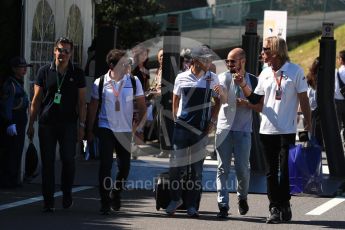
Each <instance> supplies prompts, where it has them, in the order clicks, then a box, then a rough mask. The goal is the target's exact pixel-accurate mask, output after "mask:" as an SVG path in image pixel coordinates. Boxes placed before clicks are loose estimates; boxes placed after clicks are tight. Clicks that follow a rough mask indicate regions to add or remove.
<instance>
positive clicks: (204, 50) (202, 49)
mask: <svg viewBox="0 0 345 230" xmlns="http://www.w3.org/2000/svg"><path fill="white" fill-rule="evenodd" d="M191 56H192V58H196V59H198V58H214V53H213V51H212V50H211V49H210V48H208V47H207V46H204V45H202V46H197V47H194V48H192V49H191Z"/></svg>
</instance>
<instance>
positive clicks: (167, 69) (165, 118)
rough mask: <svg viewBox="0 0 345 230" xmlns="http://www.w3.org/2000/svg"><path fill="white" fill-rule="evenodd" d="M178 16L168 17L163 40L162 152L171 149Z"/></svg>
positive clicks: (178, 61) (179, 46)
mask: <svg viewBox="0 0 345 230" xmlns="http://www.w3.org/2000/svg"><path fill="white" fill-rule="evenodd" d="M178 21H179V17H178V15H168V20H167V31H165V32H164V38H163V69H162V89H161V94H162V98H161V106H162V108H161V109H160V113H161V116H160V118H161V122H160V124H161V127H160V134H159V135H160V137H162V138H160V142H161V148H162V150H166V151H169V150H171V149H172V133H173V127H174V121H173V117H172V92H173V87H174V82H175V77H176V75H177V74H178V72H179V66H180V49H181V32H180V31H178Z"/></svg>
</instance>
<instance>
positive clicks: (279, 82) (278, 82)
mask: <svg viewBox="0 0 345 230" xmlns="http://www.w3.org/2000/svg"><path fill="white" fill-rule="evenodd" d="M272 71H273V74H274V79H275V80H276V82H277V86H278V89H279V90H280V89H281V87H280V86H281V84H282V79H283V71H280V78H279V80H278V77H277V75H276V72H274V70H272Z"/></svg>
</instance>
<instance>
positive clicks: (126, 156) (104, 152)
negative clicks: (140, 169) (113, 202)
mask: <svg viewBox="0 0 345 230" xmlns="http://www.w3.org/2000/svg"><path fill="white" fill-rule="evenodd" d="M98 137H99V152H100V156H99V159H100V166H99V177H98V179H99V192H100V196H101V203H102V205H109V203H110V197H109V192H110V191H111V189H116V190H118V191H122V190H123V189H124V188H125V181H126V180H127V177H128V174H129V170H130V161H131V152H130V151H131V138H132V133H131V132H129V133H127V132H123V133H113V131H111V130H110V129H107V128H99V131H98ZM114 149H115V152H116V161H117V167H118V172H117V175H116V181H113V180H112V179H111V168H112V163H113V152H114Z"/></svg>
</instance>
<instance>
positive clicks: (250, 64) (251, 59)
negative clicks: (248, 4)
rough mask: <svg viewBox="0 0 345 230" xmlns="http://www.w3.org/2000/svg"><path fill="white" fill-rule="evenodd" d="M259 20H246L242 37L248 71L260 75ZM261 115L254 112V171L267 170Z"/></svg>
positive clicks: (252, 168) (251, 155)
mask: <svg viewBox="0 0 345 230" xmlns="http://www.w3.org/2000/svg"><path fill="white" fill-rule="evenodd" d="M257 23H258V22H257V19H247V20H246V32H245V34H244V35H242V48H243V49H244V51H245V52H246V71H247V72H248V73H251V74H254V75H258V57H259V36H258V34H257ZM259 129H260V115H259V113H257V112H255V111H253V132H252V146H251V151H250V168H251V170H253V171H258V172H263V171H264V170H265V161H264V158H263V156H264V154H263V153H262V147H261V142H260V139H259Z"/></svg>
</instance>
